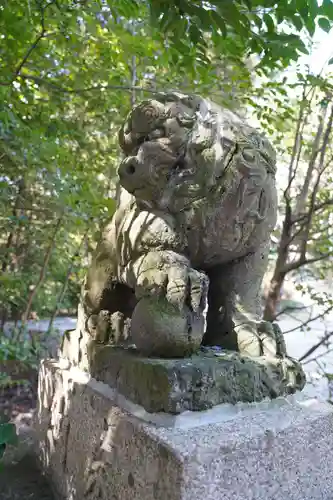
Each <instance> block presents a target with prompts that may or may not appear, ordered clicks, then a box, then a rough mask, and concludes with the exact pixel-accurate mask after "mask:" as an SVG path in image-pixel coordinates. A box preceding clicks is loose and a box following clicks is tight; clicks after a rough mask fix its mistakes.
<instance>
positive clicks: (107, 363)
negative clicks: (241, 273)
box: [90, 346, 305, 413]
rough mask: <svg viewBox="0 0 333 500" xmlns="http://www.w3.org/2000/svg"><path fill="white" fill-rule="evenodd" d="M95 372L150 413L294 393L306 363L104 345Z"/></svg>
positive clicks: (97, 355)
mask: <svg viewBox="0 0 333 500" xmlns="http://www.w3.org/2000/svg"><path fill="white" fill-rule="evenodd" d="M90 373H91V375H92V376H93V377H94V378H96V379H97V380H101V381H102V382H105V383H107V384H108V385H110V386H111V387H113V388H115V389H117V390H118V391H119V392H120V393H121V394H123V395H124V396H126V397H127V398H129V399H130V400H131V401H133V402H135V403H138V404H140V405H142V406H143V407H144V408H145V409H146V410H147V411H149V412H158V411H164V412H170V413H181V412H183V411H186V410H196V411H198V410H205V409H207V408H211V407H212V406H214V405H217V404H220V403H233V404H234V403H236V402H237V401H245V402H250V401H260V400H262V399H264V398H276V397H278V396H281V395H285V394H291V393H293V392H295V391H296V390H301V389H303V387H304V384H305V377H304V375H303V371H302V369H301V367H300V365H299V364H298V363H297V362H296V361H294V360H292V359H290V358H280V359H278V358H265V357H264V356H261V357H258V358H250V357H248V356H241V355H239V354H238V353H235V352H224V353H220V354H219V356H218V357H217V356H214V354H213V353H211V354H210V355H209V354H208V353H205V354H199V355H196V356H192V357H190V358H184V359H160V358H142V357H141V356H138V355H137V354H135V353H131V352H129V351H124V350H121V349H115V348H113V347H110V346H101V347H99V348H97V349H96V352H95V356H94V364H93V365H92V367H91V372H90Z"/></svg>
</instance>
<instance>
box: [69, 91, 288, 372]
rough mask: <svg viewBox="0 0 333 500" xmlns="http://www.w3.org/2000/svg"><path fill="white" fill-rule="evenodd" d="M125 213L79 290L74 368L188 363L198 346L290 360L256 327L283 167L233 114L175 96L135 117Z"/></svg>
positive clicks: (127, 154)
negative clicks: (125, 352)
mask: <svg viewBox="0 0 333 500" xmlns="http://www.w3.org/2000/svg"><path fill="white" fill-rule="evenodd" d="M119 142H120V145H121V148H122V150H123V152H124V159H123V161H122V162H121V164H120V166H119V170H118V174H119V180H120V186H119V191H118V199H117V210H116V213H115V214H114V216H113V218H112V220H111V222H110V223H109V224H108V226H107V227H106V229H105V230H104V233H103V237H102V240H101V242H100V244H99V246H98V248H97V251H96V254H95V256H94V259H93V263H92V265H91V268H90V269H89V272H88V275H87V277H86V280H85V283H84V285H83V289H82V299H81V303H80V306H79V317H78V325H77V329H76V332H77V347H78V351H77V352H79V355H78V360H77V362H78V363H83V364H87V363H88V365H89V355H91V352H93V349H92V347H93V346H94V344H95V343H108V344H113V345H116V346H118V345H119V346H130V345H135V346H136V348H137V349H138V350H139V351H140V352H141V353H143V354H145V355H156V356H160V357H183V356H186V355H190V354H191V353H193V352H195V351H196V350H198V348H199V347H200V345H201V344H203V345H206V346H213V345H218V346H222V347H223V348H226V349H229V350H236V351H238V352H240V353H241V354H245V355H250V356H255V357H257V356H262V355H267V356H270V355H272V356H284V355H285V354H286V352H285V345H284V342H283V336H282V334H281V333H280V330H279V328H277V327H276V326H275V325H271V324H270V323H265V322H263V321H261V320H260V315H261V300H260V288H261V283H262V279H263V275H264V272H265V270H266V266H267V259H268V252H269V239H270V233H271V231H272V230H273V228H274V225H275V222H276V214H277V194H276V187H275V172H276V157H275V152H274V150H273V148H272V146H271V145H270V143H269V142H268V140H267V139H265V138H264V137H263V136H262V135H261V134H259V133H258V132H257V131H256V130H255V129H253V128H251V127H250V126H248V125H247V124H246V123H244V121H243V120H242V119H240V118H238V117H237V116H236V115H235V114H233V113H232V112H230V111H228V110H226V109H222V108H221V107H219V106H217V105H216V104H213V103H212V102H210V101H208V100H206V99H203V98H200V97H196V96H194V97H193V96H187V95H183V94H178V93H172V94H170V93H166V94H158V96H157V97H155V98H154V99H152V100H147V101H144V102H142V103H140V104H139V105H137V106H136V107H135V108H134V109H132V111H131V112H130V113H129V115H128V117H127V120H126V122H125V124H124V126H123V127H122V130H121V131H120V134H119Z"/></svg>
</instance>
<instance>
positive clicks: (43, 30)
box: [0, 0, 54, 87]
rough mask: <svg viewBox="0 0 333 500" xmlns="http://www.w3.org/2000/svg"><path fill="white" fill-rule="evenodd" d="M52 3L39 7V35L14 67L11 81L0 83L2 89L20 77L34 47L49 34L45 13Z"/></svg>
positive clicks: (52, 0)
mask: <svg viewBox="0 0 333 500" xmlns="http://www.w3.org/2000/svg"><path fill="white" fill-rule="evenodd" d="M53 3H54V0H51V1H50V2H49V3H47V4H46V5H45V7H43V6H40V13H41V18H40V27H41V31H40V33H39V35H37V37H36V38H35V41H34V42H33V43H32V45H31V46H30V47H29V48H28V50H27V51H26V53H25V55H24V56H23V58H22V60H21V61H20V62H19V63H18V65H17V66H16V69H15V70H14V72H13V75H12V77H11V80H10V81H9V82H1V81H0V86H2V87H8V86H9V85H11V84H12V83H13V82H14V81H15V80H16V78H17V77H18V76H20V72H21V70H22V68H23V66H24V65H25V64H26V62H27V61H28V59H29V57H30V55H31V54H32V52H33V51H34V50H35V49H36V47H37V46H38V44H39V42H40V41H41V40H42V39H43V38H45V37H46V36H48V35H49V34H48V33H47V32H46V27H45V11H46V9H47V8H48V7H50V5H52V4H53Z"/></svg>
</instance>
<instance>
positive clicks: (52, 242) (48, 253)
mask: <svg viewBox="0 0 333 500" xmlns="http://www.w3.org/2000/svg"><path fill="white" fill-rule="evenodd" d="M63 216H64V214H62V215H61V216H60V217H59V219H58V221H57V224H56V226H55V228H54V231H53V234H52V237H51V240H50V243H49V246H48V248H47V250H46V254H45V256H44V260H43V264H42V267H41V270H40V273H39V277H38V280H37V283H36V284H35V286H34V287H33V289H32V290H31V293H30V295H29V298H28V302H27V305H26V308H25V311H24V313H23V315H22V323H21V331H22V330H23V329H24V327H25V324H26V322H27V320H28V318H29V315H30V312H31V308H32V303H33V300H34V298H35V296H36V293H37V292H38V290H39V288H40V286H41V285H42V283H43V282H44V279H45V274H46V269H47V266H48V263H49V260H50V257H51V254H52V251H53V248H54V246H55V238H56V235H57V233H58V231H59V228H60V226H61V222H62V219H63Z"/></svg>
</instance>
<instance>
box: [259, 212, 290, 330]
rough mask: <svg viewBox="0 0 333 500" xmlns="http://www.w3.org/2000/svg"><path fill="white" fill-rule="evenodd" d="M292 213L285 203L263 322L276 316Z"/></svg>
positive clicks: (286, 259) (284, 273) (283, 275)
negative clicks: (276, 255)
mask: <svg viewBox="0 0 333 500" xmlns="http://www.w3.org/2000/svg"><path fill="white" fill-rule="evenodd" d="M291 217H292V212H291V207H290V205H289V204H288V203H287V206H286V213H285V217H284V221H283V227H282V234H281V238H280V243H279V248H278V257H277V259H276V263H275V268H274V273H273V277H272V279H271V281H270V284H269V289H268V291H267V293H266V297H265V307H264V316H263V317H264V320H265V321H274V320H275V317H276V314H277V306H278V304H279V301H280V295H281V290H282V286H283V282H284V279H285V277H286V274H287V272H286V264H287V261H288V253H289V244H290V241H291V237H290V236H291V229H292V220H291Z"/></svg>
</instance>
